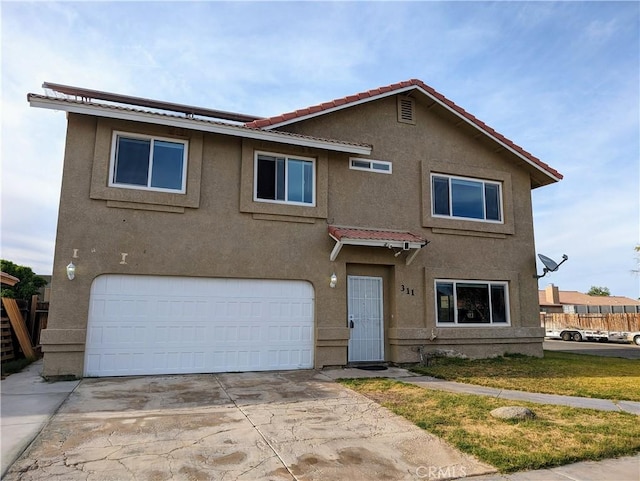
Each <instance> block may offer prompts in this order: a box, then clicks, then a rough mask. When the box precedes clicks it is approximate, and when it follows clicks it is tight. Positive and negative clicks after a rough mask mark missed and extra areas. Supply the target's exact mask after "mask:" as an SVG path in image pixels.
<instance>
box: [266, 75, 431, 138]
mask: <svg viewBox="0 0 640 481" xmlns="http://www.w3.org/2000/svg"><path fill="white" fill-rule="evenodd" d="M416 88H418V87H416V86H415V85H410V86H409V87H403V88H401V89H398V90H393V91H391V92H385V93H382V94H379V95H375V96H373V97H367V98H364V99H360V100H356V101H354V102H349V103H346V104H342V105H336V106H335V107H331V108H330V109H326V110H321V111H319V112H315V113H312V114H307V115H301V116H300V117H295V118H293V119H290V120H285V121H283V122H278V123H277V124H273V125H267V126H266V127H264V129H265V130H272V129H277V128H278V127H283V126H285V125H289V124H295V123H297V122H300V121H302V120H306V119H311V118H314V117H318V116H319V115H324V114H329V113H331V112H335V111H337V110H342V109H347V108H349V107H353V106H355V105H360V104H366V103H367V102H371V101H372V100H377V99H381V98H384V97H390V96H391V95H397V94H401V93H403V92H407V91H409V90H414V89H416ZM420 90H422V89H420Z"/></svg>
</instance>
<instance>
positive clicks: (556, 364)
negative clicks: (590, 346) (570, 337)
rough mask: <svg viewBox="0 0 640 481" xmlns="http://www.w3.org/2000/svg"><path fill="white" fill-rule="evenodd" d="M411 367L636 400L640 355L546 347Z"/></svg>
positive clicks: (487, 382) (509, 385)
mask: <svg viewBox="0 0 640 481" xmlns="http://www.w3.org/2000/svg"><path fill="white" fill-rule="evenodd" d="M432 363H433V364H432V365H430V366H427V367H422V366H420V367H415V368H413V369H412V370H413V371H415V372H417V373H420V374H424V375H427V376H433V377H437V378H441V379H446V380H448V381H458V382H464V383H469V384H478V385H481V386H489V387H496V388H502V389H515V390H518V391H530V392H539V393H545V394H563V395H567V396H581V397H591V398H601V399H612V400H627V401H640V360H638V359H621V358H613V357H597V356H588V355H584V354H569V353H564V352H555V351H545V352H544V358H536V357H528V356H520V355H510V356H505V357H498V358H493V359H478V360H469V359H453V358H436V359H434V360H433V361H432Z"/></svg>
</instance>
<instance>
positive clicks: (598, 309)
mask: <svg viewBox="0 0 640 481" xmlns="http://www.w3.org/2000/svg"><path fill="white" fill-rule="evenodd" d="M538 299H539V303H540V312H545V313H548V314H553V313H561V312H563V313H566V314H623V313H637V312H640V301H637V300H634V299H630V298H628V297H622V296H589V295H587V294H583V293H582V292H577V291H561V290H559V289H558V286H554V285H553V284H549V285H548V286H547V287H546V288H545V289H544V290H543V291H538Z"/></svg>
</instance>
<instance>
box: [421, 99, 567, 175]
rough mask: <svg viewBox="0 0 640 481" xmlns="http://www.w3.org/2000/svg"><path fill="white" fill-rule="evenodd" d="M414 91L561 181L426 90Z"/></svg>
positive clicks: (539, 169) (534, 166)
mask: <svg viewBox="0 0 640 481" xmlns="http://www.w3.org/2000/svg"><path fill="white" fill-rule="evenodd" d="M415 88H416V89H418V90H419V91H420V92H422V93H423V94H425V95H426V96H427V97H429V98H430V99H431V100H433V101H434V102H436V103H437V104H438V105H440V106H441V107H444V108H445V109H447V110H448V111H449V112H451V113H452V114H454V115H455V116H456V117H458V118H459V119H460V120H463V121H464V122H466V123H467V124H469V125H470V126H471V127H473V128H474V129H476V130H477V131H478V132H480V133H482V134H484V135H486V136H487V137H489V138H490V139H491V140H493V141H494V142H496V143H497V144H498V145H500V146H501V147H503V148H505V149H507V150H508V151H509V152H511V153H512V154H514V155H515V156H516V157H518V158H520V159H522V160H524V161H525V162H526V163H527V164H529V165H530V166H532V167H533V168H535V169H536V170H538V171H540V172H542V173H543V174H544V175H546V176H547V177H550V178H552V179H553V180H554V181H556V182H560V180H561V179H559V178H557V177H556V176H555V175H553V174H551V173H550V172H548V171H546V170H544V169H543V168H542V167H540V166H539V165H538V164H536V163H535V162H533V161H532V160H531V159H528V158H527V157H525V156H524V155H522V154H521V153H520V152H518V151H517V150H515V149H513V148H512V147H510V146H509V145H507V144H505V143H504V142H502V141H501V140H500V139H498V138H497V137H494V136H493V135H491V134H490V133H489V132H487V131H486V130H484V129H482V128H480V127H479V126H478V125H476V124H475V123H474V122H472V121H471V120H470V119H468V118H466V117H465V116H464V115H460V113H458V112H457V111H456V110H455V109H453V108H451V107H450V106H448V105H447V104H446V103H444V102H443V101H441V100H440V99H439V98H437V97H434V96H433V95H431V94H430V93H429V92H427V91H426V90H424V89H423V88H422V87H415Z"/></svg>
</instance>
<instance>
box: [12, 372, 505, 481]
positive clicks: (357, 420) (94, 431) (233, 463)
mask: <svg viewBox="0 0 640 481" xmlns="http://www.w3.org/2000/svg"><path fill="white" fill-rule="evenodd" d="M494 471H495V470H494V469H493V468H492V467H490V466H486V465H484V464H482V463H480V462H478V461H477V460H475V459H474V458H472V457H469V456H467V455H464V454H462V453H460V452H458V451H457V450H455V449H453V448H452V447H450V446H449V445H447V444H446V443H444V442H443V441H441V440H440V439H438V438H436V437H434V436H432V435H430V434H428V433H426V432H425V431H423V430H421V429H419V428H417V427H416V426H414V425H413V424H411V423H409V422H408V421H406V420H405V419H403V418H400V417H398V416H395V415H394V414H392V413H390V412H389V411H387V410H386V409H384V408H382V407H380V406H378V405H377V404H375V403H373V402H372V401H370V400H368V399H366V398H365V397H363V396H361V395H359V394H357V393H354V392H352V391H350V390H349V389H347V388H344V387H343V386H341V385H339V384H337V383H335V382H333V381H332V380H331V379H330V378H329V377H328V376H327V375H325V374H323V373H322V372H318V371H287V372H264V373H233V374H215V375H214V374H196V375H179V376H146V377H130V378H101V379H84V380H83V381H82V382H81V383H80V385H79V386H78V387H77V388H76V390H75V391H74V392H73V393H72V394H71V395H70V396H69V398H68V399H67V401H66V402H65V403H64V404H63V405H62V407H61V408H60V410H59V411H58V413H57V414H56V415H55V416H54V417H53V418H52V420H51V422H50V423H49V424H48V425H47V426H46V427H45V428H44V430H43V431H42V432H41V433H40V435H39V436H38V437H37V438H36V439H35V441H34V442H33V444H32V445H31V446H30V447H29V449H27V451H26V452H25V453H24V454H23V456H22V457H21V458H20V459H19V460H18V461H17V462H16V463H15V464H14V465H13V466H12V467H11V468H10V470H9V472H8V473H7V475H6V476H5V478H4V479H5V480H7V481H10V480H45V479H46V480H52V479H54V480H55V479H59V480H65V481H67V480H129V479H136V480H149V481H151V480H154V481H155V480H174V479H178V480H180V479H184V480H212V479H225V480H231V479H247V480H249V479H260V480H293V479H298V480H321V479H322V480H326V479H334V480H338V479H349V480H356V479H357V480H359V479H390V480H395V479H414V480H415V479H425V477H428V473H430V472H432V473H440V475H442V474H444V473H447V474H449V475H450V476H451V475H453V476H451V477H464V476H470V475H476V474H483V473H490V472H494Z"/></svg>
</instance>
